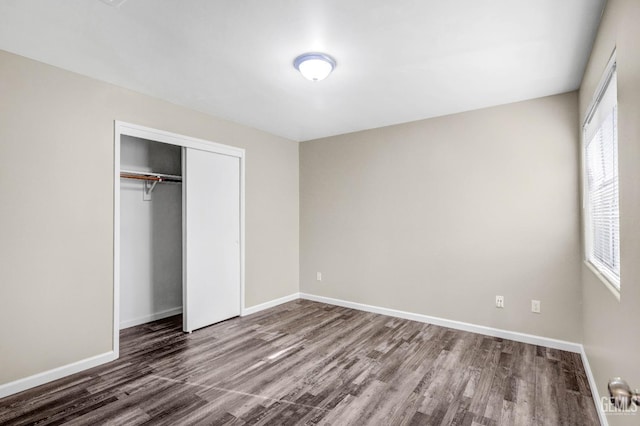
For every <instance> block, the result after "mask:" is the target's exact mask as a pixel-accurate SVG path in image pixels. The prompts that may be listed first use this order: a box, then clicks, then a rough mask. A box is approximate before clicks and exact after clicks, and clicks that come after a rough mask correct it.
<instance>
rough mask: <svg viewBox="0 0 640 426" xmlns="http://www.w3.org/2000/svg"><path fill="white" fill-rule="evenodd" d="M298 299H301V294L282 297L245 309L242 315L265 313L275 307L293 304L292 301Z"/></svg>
mask: <svg viewBox="0 0 640 426" xmlns="http://www.w3.org/2000/svg"><path fill="white" fill-rule="evenodd" d="M297 299H300V293H292V294H290V295H288V296H284V297H280V298H279V299H273V300H269V301H268V302H264V303H261V304H259V305H254V306H250V307H248V308H243V309H242V313H241V314H240V315H241V316H245V315H251V314H255V313H256V312H260V311H264V310H265V309H269V308H273V307H274V306H278V305H282V304H283V303H287V302H291V301H292V300H297Z"/></svg>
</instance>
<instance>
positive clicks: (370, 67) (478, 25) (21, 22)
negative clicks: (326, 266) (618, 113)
mask: <svg viewBox="0 0 640 426" xmlns="http://www.w3.org/2000/svg"><path fill="white" fill-rule="evenodd" d="M604 3H605V0H449V1H446V0H444V1H443V0H395V1H390V0H315V1H304V0H242V1H238V0H180V1H178V0H127V1H125V2H124V3H123V4H122V5H121V6H120V7H117V8H116V7H113V6H109V5H107V4H105V3H103V2H101V1H98V0H58V1H51V0H0V49H3V50H7V51H10V52H14V53H17V54H20V55H23V56H27V57H30V58H34V59H36V60H39V61H42V62H46V63H49V64H52V65H55V66H58V67H61V68H65V69H68V70H71V71H75V72H77V73H80V74H84V75H88V76H90V77H94V78H97V79H100V80H104V81H107V82H111V83H114V84H117V85H119V86H123V87H127V88H130V89H133V90H136V91H139V92H142V93H146V94H149V95H152V96H156V97H159V98H162V99H166V100H168V101H171V102H174V103H177V104H180V105H184V106H187V107H190V108H193V109H196V110H199V111H203V112H207V113H210V114H212V115H215V116H218V117H222V118H226V119H229V120H232V121H235V122H237V123H241V124H245V125H248V126H252V127H255V128H258V129H261V130H265V131H267V132H270V133H273V134H276V135H280V136H284V137H287V138H290V139H293V140H308V139H314V138H319V137H323V136H330V135H335V134H341V133H347V132H352V131H357V130H362V129H368V128H375V127H381V126H386V125H390V124H396V123H402V122H407V121H413V120H418V119H423V118H428V117H435V116H440V115H445V114H451V113H456V112H461V111H467V110H472V109H477V108H482V107H487V106H493V105H499V104H504V103H509V102H514V101H520V100H525V99H531V98H537V97H541V96H547V95H553V94H557V93H563V92H567V91H571V90H574V89H576V88H578V86H579V84H580V81H581V79H582V74H583V71H584V68H585V64H586V61H587V59H588V56H589V52H590V50H591V45H592V42H593V38H594V35H595V32H596V29H597V25H598V23H599V20H600V15H601V11H602V8H603V6H604ZM307 51H321V52H326V53H328V54H330V55H332V56H333V57H334V58H335V59H336V61H337V62H338V66H337V68H336V70H335V71H334V73H333V74H332V75H330V76H329V77H328V78H327V79H326V80H324V81H321V82H310V81H307V80H305V79H304V78H303V77H302V76H301V75H300V74H299V73H298V72H297V71H296V70H295V69H294V68H293V66H292V61H293V59H294V58H295V57H296V56H297V55H299V54H300V53H304V52H307Z"/></svg>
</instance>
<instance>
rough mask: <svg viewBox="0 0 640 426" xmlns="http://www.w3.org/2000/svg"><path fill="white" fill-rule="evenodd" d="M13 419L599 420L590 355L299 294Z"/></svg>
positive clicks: (174, 341)
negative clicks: (585, 358) (588, 369)
mask: <svg viewBox="0 0 640 426" xmlns="http://www.w3.org/2000/svg"><path fill="white" fill-rule="evenodd" d="M0 424H3V425H5V424H6V425H23V424H40V425H45V424H46V425H54V424H71V425H101V424H113V425H139V424H149V425H151V424H152V425H182V424H185V425H191V424H208V425H299V424H300V425H315V424H321V425H350V424H353V425H469V426H479V425H487V426H488V425H545V426H549V425H581V426H583V425H596V424H599V423H598V419H597V414H596V411H595V406H594V403H593V400H592V397H591V392H590V390H589V385H588V383H587V378H586V375H585V371H584V368H583V366H582V363H581V360H580V356H579V355H577V354H573V353H568V352H563V351H558V350H554V349H547V348H544V347H540V346H533V345H527V344H523V343H517V342H513V341H509V340H503V339H499V338H494V337H487V336H483V335H479V334H473V333H467V332H463V331H457V330H452V329H448V328H443V327H438V326H434V325H428V324H423V323H419V322H413V321H408V320H402V319H397V318H391V317H387V316H383V315H377V314H371V313H366V312H360V311H356V310H352V309H347V308H341V307H336V306H330V305H325V304H322V303H316V302H310V301H306V300H297V301H294V302H289V303H286V304H284V305H280V306H278V307H275V308H271V309H268V310H266V311H262V312H260V313H257V314H254V315H250V316H247V317H244V318H235V319H232V320H229V321H225V322H223V323H220V324H217V325H214V326H211V327H207V328H205V329H202V330H198V331H196V332H194V333H193V334H190V335H189V334H184V333H182V331H181V317H179V316H178V317H172V318H168V319H165V320H161V321H156V322H153V323H149V324H145V325H142V326H138V327H134V328H130V329H127V330H123V332H122V333H121V349H120V359H118V360H117V361H114V362H112V363H109V364H106V365H104V366H100V367H96V368H94V369H91V370H88V371H85V372H82V373H78V374H75V375H73V376H70V377H67V378H64V379H61V380H58V381H56V382H53V383H50V384H47V385H43V386H40V387H38V388H35V389H32V390H29V391H26V392H23V393H20V394H17V395H13V396H11V397H8V398H5V399H2V400H0Z"/></svg>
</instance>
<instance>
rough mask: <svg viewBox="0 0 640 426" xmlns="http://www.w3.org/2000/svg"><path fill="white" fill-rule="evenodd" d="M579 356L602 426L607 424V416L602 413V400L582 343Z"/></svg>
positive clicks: (607, 425)
mask: <svg viewBox="0 0 640 426" xmlns="http://www.w3.org/2000/svg"><path fill="white" fill-rule="evenodd" d="M580 357H581V358H582V365H583V366H584V371H585V372H586V373H587V380H588V381H589V387H590V388H591V395H593V402H594V403H595V404H596V411H597V412H598V418H599V419H600V424H601V425H602V426H609V421H608V420H607V416H606V414H605V413H604V409H603V407H602V401H601V400H600V393H599V392H598V386H597V384H596V379H595V378H594V377H593V373H592V372H591V366H590V365H589V359H588V358H587V352H586V351H585V350H584V346H583V345H580Z"/></svg>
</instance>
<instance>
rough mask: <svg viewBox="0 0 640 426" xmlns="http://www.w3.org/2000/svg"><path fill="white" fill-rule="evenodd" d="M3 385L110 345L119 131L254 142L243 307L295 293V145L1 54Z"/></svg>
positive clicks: (249, 146)
mask: <svg viewBox="0 0 640 426" xmlns="http://www.w3.org/2000/svg"><path fill="white" fill-rule="evenodd" d="M0 99H1V101H0V197H1V199H2V200H1V202H0V238H1V241H2V244H0V366H1V367H0V384H3V383H7V382H10V381H13V380H16V379H18V378H22V377H26V376H29V375H32V374H36V373H39V372H43V371H46V370H49V369H52V368H55V367H59V366H62V365H65V364H68V363H71V362H75V361H78V360H82V359H84V358H87V357H90V356H93V355H97V354H101V353H104V352H108V351H110V350H111V349H112V348H111V346H112V343H111V340H112V324H113V321H112V309H113V307H112V298H113V297H112V288H113V271H112V268H113V184H114V182H113V161H114V146H113V127H114V124H113V122H114V120H122V121H126V122H131V123H135V124H140V125H144V126H149V127H153V128H157V129H162V130H167V131H170V132H176V133H180V134H184V135H189V136H193V137H198V138H203V139H208V140H212V141H215V142H219V143H223V144H228V145H234V146H238V147H243V148H246V165H247V174H246V299H245V302H246V305H247V306H252V305H255V304H258V303H261V302H265V301H268V300H272V299H274V298H278V297H282V296H285V295H288V294H291V293H294V292H297V291H298V276H299V275H298V265H299V263H298V242H299V238H298V229H299V226H298V218H299V213H298V189H299V186H298V144H297V143H296V142H292V141H289V140H285V139H282V138H278V137H275V136H271V135H268V134H266V133H264V132H260V131H257V130H253V129H250V128H247V127H243V126H240V125H236V124H233V123H230V122H227V121H224V120H220V119H217V118H214V117H211V116H208V115H205V114H201V113H198V112H195V111H192V110H188V109H186V108H182V107H179V106H176V105H173V104H170V103H167V102H163V101H160V100H157V99H154V98H151V97H148V96H144V95H140V94H138V93H134V92H131V91H128V90H125V89H121V88H118V87H115V86H113V85H109V84H106V83H102V82H98V81H96V80H92V79H89V78H85V77H82V76H79V75H77V74H73V73H70V72H67V71H63V70H60V69H57V68H54V67H51V66H48V65H45V64H42V63H38V62H35V61H32V60H29V59H26V58H23V57H19V56H16V55H13V54H9V53H6V52H2V51H0Z"/></svg>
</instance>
